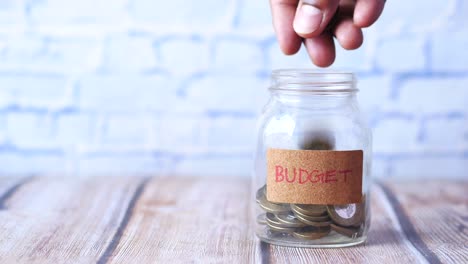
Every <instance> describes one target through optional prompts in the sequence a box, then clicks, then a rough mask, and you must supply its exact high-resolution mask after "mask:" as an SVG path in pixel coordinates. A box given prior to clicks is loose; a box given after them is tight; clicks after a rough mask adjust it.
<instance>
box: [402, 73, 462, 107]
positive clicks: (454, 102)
mask: <svg viewBox="0 0 468 264" xmlns="http://www.w3.org/2000/svg"><path fill="white" fill-rule="evenodd" d="M467 83H468V78H455V77H453V78H452V77H447V78H444V77H440V78H438V77H431V78H424V77H421V78H410V79H408V80H406V81H405V82H403V84H402V85H401V87H399V98H398V102H397V103H396V104H395V107H397V108H398V109H400V110H401V111H410V112H424V113H438V112H456V111H459V112H465V111H466V106H467V103H468V89H466V84H467ZM448 98H450V100H449V99H448Z"/></svg>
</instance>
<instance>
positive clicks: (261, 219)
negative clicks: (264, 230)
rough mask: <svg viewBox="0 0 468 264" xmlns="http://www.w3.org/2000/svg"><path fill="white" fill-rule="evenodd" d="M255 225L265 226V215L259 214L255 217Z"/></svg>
mask: <svg viewBox="0 0 468 264" xmlns="http://www.w3.org/2000/svg"><path fill="white" fill-rule="evenodd" d="M257 223H258V224H260V225H266V223H267V222H266V214H259V215H258V216H257Z"/></svg>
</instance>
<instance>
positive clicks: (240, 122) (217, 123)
mask: <svg viewBox="0 0 468 264" xmlns="http://www.w3.org/2000/svg"><path fill="white" fill-rule="evenodd" d="M256 121H257V120H256V119H255V118H254V117H239V116H238V117H236V116H232V117H218V118H206V119H205V120H204V121H203V125H202V132H201V133H202V142H203V145H204V146H207V147H210V148H214V149H220V150H227V149H229V150H231V151H240V152H246V153H249V152H251V151H252V150H253V149H254V146H255V145H256V142H255V136H256V134H255V132H256V123H257V122H256Z"/></svg>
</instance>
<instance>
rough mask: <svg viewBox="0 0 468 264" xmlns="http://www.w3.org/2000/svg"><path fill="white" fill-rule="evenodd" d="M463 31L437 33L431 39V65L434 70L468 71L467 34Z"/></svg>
mask: <svg viewBox="0 0 468 264" xmlns="http://www.w3.org/2000/svg"><path fill="white" fill-rule="evenodd" d="M467 35H468V34H467V32H466V30H465V31H457V32H452V31H448V32H443V33H437V34H435V35H434V37H433V39H432V45H431V61H432V63H431V67H432V69H433V70H435V71H445V72H452V71H461V72H466V71H468V64H467V63H466V62H467V61H468V52H464V50H465V49H466V47H467V46H468V36H467Z"/></svg>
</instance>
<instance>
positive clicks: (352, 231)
mask: <svg viewBox="0 0 468 264" xmlns="http://www.w3.org/2000/svg"><path fill="white" fill-rule="evenodd" d="M330 227H331V229H332V230H335V231H336V232H337V233H339V234H342V235H345V236H347V237H351V238H356V237H357V236H358V235H359V231H360V230H359V228H353V227H342V226H339V225H335V224H331V225H330Z"/></svg>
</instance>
